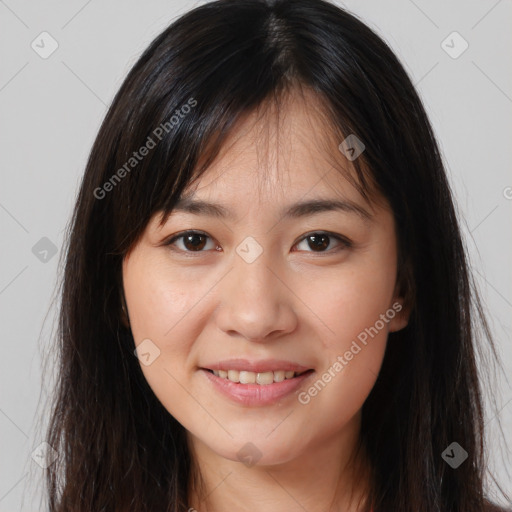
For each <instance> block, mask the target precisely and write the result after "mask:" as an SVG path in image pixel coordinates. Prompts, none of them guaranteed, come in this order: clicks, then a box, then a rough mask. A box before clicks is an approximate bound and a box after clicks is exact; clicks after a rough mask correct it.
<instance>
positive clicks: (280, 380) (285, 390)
mask: <svg viewBox="0 0 512 512" xmlns="http://www.w3.org/2000/svg"><path fill="white" fill-rule="evenodd" d="M208 366H209V367H200V368H199V370H200V373H201V374H202V375H204V377H205V378H206V381H207V382H208V384H209V386H212V388H213V389H214V390H216V391H217V392H218V393H220V395H221V396H224V397H227V398H228V399H229V400H230V401H232V402H235V403H237V404H239V405H243V406H246V407H257V406H265V405H272V404H275V403H278V402H280V401H281V400H284V399H287V398H289V397H290V396H291V395H293V393H294V392H298V389H299V388H300V387H301V386H306V385H307V382H309V380H310V378H312V377H311V376H312V375H313V374H314V373H315V370H314V369H312V368H307V367H305V366H301V365H298V364H294V363H290V362H286V361H276V360H272V361H263V362H248V361H246V360H241V359H238V360H230V361H224V362H220V363H216V364H211V365H208Z"/></svg>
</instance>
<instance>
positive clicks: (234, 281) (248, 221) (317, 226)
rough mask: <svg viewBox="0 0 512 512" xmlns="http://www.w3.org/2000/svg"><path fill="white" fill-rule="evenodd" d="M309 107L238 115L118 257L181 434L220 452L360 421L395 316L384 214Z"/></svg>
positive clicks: (140, 341)
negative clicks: (230, 130) (196, 175)
mask: <svg viewBox="0 0 512 512" xmlns="http://www.w3.org/2000/svg"><path fill="white" fill-rule="evenodd" d="M307 105H309V106H308V107H307V108H306V107H305V106H304V103H303V102H302V101H299V100H298V99H293V98H292V99H290V100H289V102H288V103H287V105H286V115H285V116H284V118H281V120H280V124H279V126H277V125H276V121H275V117H274V116H272V114H271V113H269V115H268V116H263V117H261V118H259V119H256V117H254V115H250V116H248V117H246V118H245V119H244V121H243V123H242V124H241V125H240V126H239V127H238V128H237V130H236V134H235V135H233V136H232V138H231V139H230V141H229V143H228V144H226V145H225V147H224V149H223V151H222V152H221V154H220V155H219V156H218V158H217V160H216V161H215V163H214V164H213V165H212V166H211V167H210V168H209V170H208V171H207V173H206V174H204V175H203V176H202V177H201V178H200V180H199V181H198V182H196V183H195V184H194V186H193V187H192V186H191V187H190V188H189V190H187V194H185V195H187V196H188V197H187V200H186V201H182V203H181V205H180V208H176V209H175V210H174V211H173V213H172V214H171V216H170V217H169V218H168V219H167V221H166V222H165V224H163V225H162V226H159V221H160V219H161V215H160V214H157V215H155V216H154V217H153V218H152V219H151V221H150V223H149V224H148V225H147V227H146V230H145V232H144V234H143V236H142V238H141V239H140V240H139V242H138V243H137V245H136V246H135V247H134V248H133V250H132V251H131V252H130V253H129V254H128V255H127V256H126V258H125V259H124V262H123V284H124V292H125V297H126V304H127V308H128V314H129V320H130V326H131V330H132V333H133V337H134V340H135V344H136V345H137V346H138V349H137V350H138V353H139V359H140V364H141V368H142V371H143V373H144V376H145V378H146V379H147V381H148V383H149V385H150V386H151V388H152V390H153V391H154V393H155V395H156V396H157V397H158V399H159V400H160V401H161V403H162V404H163V405H164V407H165V408H166V409H167V410H168V411H169V413H170V414H172V415H173V416H174V417H175V418H176V419H177V420H178V421H179V422H180V423H181V424H182V425H183V426H184V427H185V428H186V429H187V431H188V433H189V434H188V435H189V439H192V440H194V441H195V442H197V443H200V444H201V445H202V446H204V447H206V448H207V449H208V450H210V451H211V453H215V454H217V455H218V456H220V457H223V458H225V459H230V460H233V461H237V460H242V459H246V458H247V457H249V458H250V459H252V460H253V463H257V464H262V465H264V464H278V463H284V462H287V461H291V460H293V459H294V458H297V457H299V456H300V455H303V454H304V453H307V452H309V451H310V450H312V449H313V448H314V447H318V446H319V445H320V444H321V443H323V442H324V440H327V439H333V438H336V436H342V435H343V433H344V432H345V433H346V431H347V429H349V428H350V426H351V425H352V426H354V425H357V422H358V419H359V417H360V411H361V407H362V405H363V403H364V401H365V399H366V398H367V396H368V394H369V393H370V391H371V389H372V387H373V385H374V383H375V380H376V378H377V375H378V373H379V370H380V366H381V363H382V359H383V356H384V351H385V347H386V341H387V335H388V332H390V331H394V330H398V329H400V328H402V327H404V325H405V323H406V319H405V315H404V311H403V310H402V311H400V310H401V308H402V306H401V305H400V300H401V298H400V297H399V296H397V295H396V275H397V273H396V270H397V269H396V265H397V253H396V237H395V227H394V220H393V215H392V213H391V212H390V211H389V210H388V209H387V208H386V207H385V205H384V204H381V205H380V206H379V205H377V204H372V205H370V204H368V203H367V202H365V200H364V199H363V198H362V197H361V196H360V194H359V193H358V192H357V190H356V189H355V188H354V186H353V185H352V184H351V182H350V181H349V180H347V179H346V177H344V176H343V174H342V173H340V171H339V168H338V169H337V168H335V167H334V166H333V158H334V159H335V160H336V161H337V162H338V167H339V165H341V166H344V168H345V169H346V170H347V172H351V171H350V167H349V165H350V162H349V161H348V160H347V159H346V158H345V157H344V155H343V154H342V153H341V152H340V151H339V150H338V149H337V144H334V145H332V144H331V145H329V144H326V142H325V141H326V140H328V138H329V135H328V133H324V132H325V128H324V127H325V123H324V122H322V120H321V119H320V118H318V117H316V114H315V110H314V108H313V109H312V108H311V105H314V99H311V100H310V101H309V102H308V103H307ZM338 143H339V142H338ZM331 146H332V147H331ZM198 201H202V202H207V203H215V205H217V206H216V207H211V206H210V207H206V206H205V205H203V206H202V207H201V206H197V205H196V206H194V202H198ZM315 201H316V202H317V203H315ZM321 201H324V202H321ZM308 203H309V206H308ZM333 205H337V206H336V207H334V206H333ZM237 380H239V381H241V382H236V381H237ZM247 443H251V444H247Z"/></svg>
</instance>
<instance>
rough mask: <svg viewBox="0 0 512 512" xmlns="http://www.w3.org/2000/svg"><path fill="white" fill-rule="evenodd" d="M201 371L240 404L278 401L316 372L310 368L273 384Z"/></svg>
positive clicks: (265, 403) (252, 404) (223, 392)
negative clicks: (248, 382)
mask: <svg viewBox="0 0 512 512" xmlns="http://www.w3.org/2000/svg"><path fill="white" fill-rule="evenodd" d="M201 372H202V373H203V374H204V375H205V376H206V378H207V379H209V381H210V382H211V383H212V384H213V385H214V386H215V388H216V389H217V390H219V391H220V392H221V393H222V394H224V395H225V396H227V397H228V398H231V399H232V400H234V401H235V402H237V403H239V404H242V405H249V406H257V405H270V404H273V403H275V402H277V401H278V400H280V399H281V398H284V397H285V396H287V395H290V394H291V393H293V392H294V391H296V390H297V388H299V386H300V385H301V384H302V383H303V382H304V381H305V380H306V379H307V378H309V377H310V376H311V375H313V373H314V371H311V370H310V371H307V372H305V373H303V374H301V375H299V376H298V377H294V378H293V379H285V380H283V381H282V382H274V383H272V384H239V383H237V382H232V381H230V380H229V379H223V378H222V377H217V376H216V375H214V374H213V373H211V372H209V371H208V370H204V369H201Z"/></svg>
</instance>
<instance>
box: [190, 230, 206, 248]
mask: <svg viewBox="0 0 512 512" xmlns="http://www.w3.org/2000/svg"><path fill="white" fill-rule="evenodd" d="M201 237H203V235H200V234H198V233H193V234H191V235H187V237H186V243H191V240H195V242H197V238H201ZM191 245H192V248H193V249H194V250H197V249H202V248H203V247H204V241H203V243H202V244H201V243H200V244H199V245H195V243H194V242H192V243H191Z"/></svg>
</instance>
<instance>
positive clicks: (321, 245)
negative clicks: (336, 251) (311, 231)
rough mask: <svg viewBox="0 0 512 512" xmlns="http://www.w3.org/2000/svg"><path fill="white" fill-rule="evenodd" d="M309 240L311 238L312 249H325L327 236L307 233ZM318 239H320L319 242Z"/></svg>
mask: <svg viewBox="0 0 512 512" xmlns="http://www.w3.org/2000/svg"><path fill="white" fill-rule="evenodd" d="M308 238H309V239H310V240H313V246H312V247H311V248H312V249H315V248H316V249H318V248H320V249H325V248H326V247H327V246H328V245H329V243H328V242H327V239H328V238H329V237H328V236H327V235H324V234H321V235H309V237H308ZM320 239H321V240H322V241H321V242H320ZM319 242H320V243H319Z"/></svg>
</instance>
